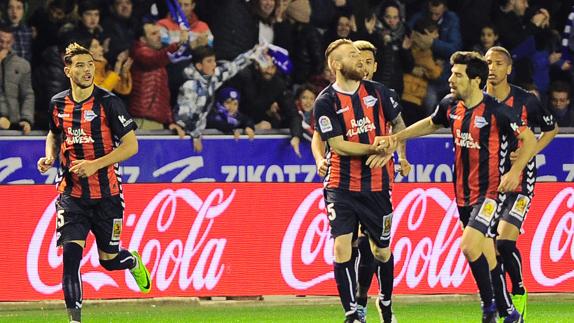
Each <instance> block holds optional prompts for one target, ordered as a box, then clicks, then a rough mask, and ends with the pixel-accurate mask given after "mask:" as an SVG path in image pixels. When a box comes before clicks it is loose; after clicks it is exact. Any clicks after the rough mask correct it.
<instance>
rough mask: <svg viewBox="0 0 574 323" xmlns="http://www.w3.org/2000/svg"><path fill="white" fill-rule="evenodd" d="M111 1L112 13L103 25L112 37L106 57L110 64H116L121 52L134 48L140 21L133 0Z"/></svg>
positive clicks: (107, 33)
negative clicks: (134, 13) (134, 9)
mask: <svg viewBox="0 0 574 323" xmlns="http://www.w3.org/2000/svg"><path fill="white" fill-rule="evenodd" d="M111 3H112V5H111V8H110V11H111V14H110V15H109V16H107V17H105V18H104V19H103V20H102V27H103V28H104V33H105V34H106V35H109V37H110V42H109V45H108V51H107V52H106V53H105V55H106V59H107V60H108V62H109V63H110V64H115V59H116V57H118V55H119V54H120V53H121V52H123V51H124V50H126V49H127V50H130V48H132V45H133V43H134V42H135V39H136V30H137V26H138V25H139V24H140V23H139V22H137V21H136V19H135V17H134V16H133V5H132V0H112V2H111ZM103 45H104V47H106V46H105V44H103Z"/></svg>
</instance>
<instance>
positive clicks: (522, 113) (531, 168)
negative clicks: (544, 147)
mask: <svg viewBox="0 0 574 323" xmlns="http://www.w3.org/2000/svg"><path fill="white" fill-rule="evenodd" d="M502 102H503V103H504V104H505V105H506V106H507V107H509V108H510V110H511V111H512V113H514V114H515V115H516V116H517V117H518V118H520V119H521V120H522V123H523V124H525V125H527V126H528V127H530V129H531V130H532V131H534V127H539V128H540V131H543V132H547V131H552V130H554V128H555V127H556V120H555V119H554V117H553V116H552V113H551V112H550V111H549V110H548V109H547V108H546V107H544V106H543V105H542V104H541V103H540V101H539V100H538V98H537V97H536V96H535V95H534V94H532V93H529V92H528V91H526V90H524V89H522V88H520V87H518V86H514V85H510V93H509V94H508V97H507V98H506V99H504V100H502ZM520 146H521V142H520V141H518V140H513V141H511V145H510V151H514V150H515V149H516V148H517V147H520ZM510 167H511V164H510V161H508V162H507V164H506V170H509V169H510ZM535 182H536V157H533V158H532V159H530V161H529V162H528V164H527V165H526V167H524V170H523V172H522V175H521V181H520V183H521V184H520V185H519V186H518V187H517V188H516V192H517V193H522V194H525V195H529V196H532V195H533V194H534V183H535Z"/></svg>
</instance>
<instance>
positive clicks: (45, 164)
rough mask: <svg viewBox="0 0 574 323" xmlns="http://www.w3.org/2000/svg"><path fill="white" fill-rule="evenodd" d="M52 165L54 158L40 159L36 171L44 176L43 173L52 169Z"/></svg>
mask: <svg viewBox="0 0 574 323" xmlns="http://www.w3.org/2000/svg"><path fill="white" fill-rule="evenodd" d="M53 164H54V157H42V158H40V159H38V163H37V166H38V170H39V171H40V173H42V174H44V173H45V172H47V171H48V169H50V168H51V167H52V165H53Z"/></svg>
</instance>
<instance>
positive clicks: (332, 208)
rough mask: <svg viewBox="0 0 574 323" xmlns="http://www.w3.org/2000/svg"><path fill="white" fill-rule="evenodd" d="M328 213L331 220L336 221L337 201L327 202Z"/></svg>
mask: <svg viewBox="0 0 574 323" xmlns="http://www.w3.org/2000/svg"><path fill="white" fill-rule="evenodd" d="M327 213H328V214H329V215H328V218H329V221H334V220H335V218H336V217H337V213H335V203H329V204H327Z"/></svg>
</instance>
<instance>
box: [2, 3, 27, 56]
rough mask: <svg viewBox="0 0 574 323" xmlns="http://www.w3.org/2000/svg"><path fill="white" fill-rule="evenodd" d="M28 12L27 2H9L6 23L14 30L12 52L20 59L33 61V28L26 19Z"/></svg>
mask: <svg viewBox="0 0 574 323" xmlns="http://www.w3.org/2000/svg"><path fill="white" fill-rule="evenodd" d="M27 10H28V2H27V0H8V1H7V3H6V22H7V24H8V25H9V26H10V27H11V28H12V35H13V36H14V44H13V45H12V51H13V52H14V54H16V55H17V56H19V57H22V58H23V59H25V60H27V61H28V62H31V61H32V28H30V27H29V26H28V25H27V23H26V20H25V19H24V17H25V16H26V12H27Z"/></svg>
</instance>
